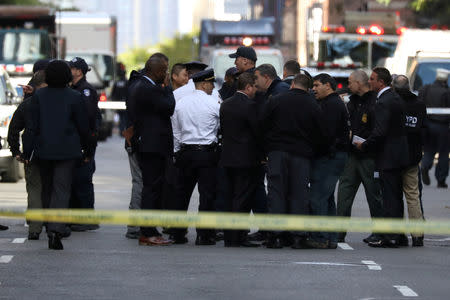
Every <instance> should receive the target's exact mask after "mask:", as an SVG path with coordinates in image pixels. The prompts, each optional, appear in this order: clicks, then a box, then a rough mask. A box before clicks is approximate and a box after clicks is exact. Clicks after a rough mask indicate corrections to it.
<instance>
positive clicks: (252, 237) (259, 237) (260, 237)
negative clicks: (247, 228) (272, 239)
mask: <svg viewBox="0 0 450 300" xmlns="http://www.w3.org/2000/svg"><path fill="white" fill-rule="evenodd" d="M247 239H248V240H249V241H253V242H262V241H264V240H265V239H266V235H265V234H264V232H261V231H257V232H254V233H252V234H249V235H248V236H247Z"/></svg>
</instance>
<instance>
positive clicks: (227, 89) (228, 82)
mask: <svg viewBox="0 0 450 300" xmlns="http://www.w3.org/2000/svg"><path fill="white" fill-rule="evenodd" d="M238 73H239V70H238V69H237V68H236V67H231V68H228V69H227V71H226V72H225V78H224V83H223V84H222V87H221V88H220V90H219V94H220V98H222V100H225V99H228V98H230V97H231V96H233V95H234V94H233V90H234V89H235V88H234V85H235V80H236V77H237V75H238Z"/></svg>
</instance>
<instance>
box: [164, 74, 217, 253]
mask: <svg viewBox="0 0 450 300" xmlns="http://www.w3.org/2000/svg"><path fill="white" fill-rule="evenodd" d="M192 80H193V82H194V84H195V91H194V92H193V93H191V94H190V95H187V96H184V97H183V98H181V99H180V100H178V102H177V104H176V107H175V113H174V115H173V117H172V125H173V135H174V142H175V144H174V148H175V152H176V154H175V158H176V166H177V167H178V169H179V178H178V180H177V182H178V184H177V191H176V201H175V202H176V204H175V205H174V207H173V208H174V209H176V210H187V208H188V206H189V201H190V198H191V195H192V191H193V190H194V188H195V185H196V184H197V183H198V190H199V193H200V206H199V210H200V211H213V210H214V201H215V197H216V182H217V179H216V172H217V163H218V152H217V130H218V128H219V109H220V105H219V103H218V102H217V100H216V98H215V97H213V96H211V95H212V92H213V88H214V82H215V77H214V71H213V70H212V69H209V70H204V71H202V72H198V73H196V74H195V75H193V76H192ZM184 235H185V229H176V230H173V236H172V237H171V239H173V240H174V241H175V243H179V244H183V243H186V242H187V239H186V238H185V236H184ZM215 243H216V241H215V231H214V230H210V229H197V239H196V241H195V244H196V245H214V244H215Z"/></svg>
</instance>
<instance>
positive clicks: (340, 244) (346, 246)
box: [338, 243, 354, 250]
mask: <svg viewBox="0 0 450 300" xmlns="http://www.w3.org/2000/svg"><path fill="white" fill-rule="evenodd" d="M338 247H339V248H341V249H344V250H354V249H353V248H352V247H350V245H349V244H347V243H338Z"/></svg>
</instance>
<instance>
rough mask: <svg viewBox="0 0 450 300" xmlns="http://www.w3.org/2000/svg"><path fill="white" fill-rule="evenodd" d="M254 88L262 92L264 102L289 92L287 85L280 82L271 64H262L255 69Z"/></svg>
mask: <svg viewBox="0 0 450 300" xmlns="http://www.w3.org/2000/svg"><path fill="white" fill-rule="evenodd" d="M255 76H256V88H257V89H258V91H260V92H263V93H264V96H265V98H266V100H267V99H268V98H269V97H272V96H276V95H278V94H280V93H282V92H286V91H287V90H289V85H288V84H287V83H286V82H283V81H281V79H280V78H279V77H278V75H277V71H276V70H275V68H274V67H273V66H272V65H271V64H262V65H260V66H258V67H257V68H256V69H255Z"/></svg>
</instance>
